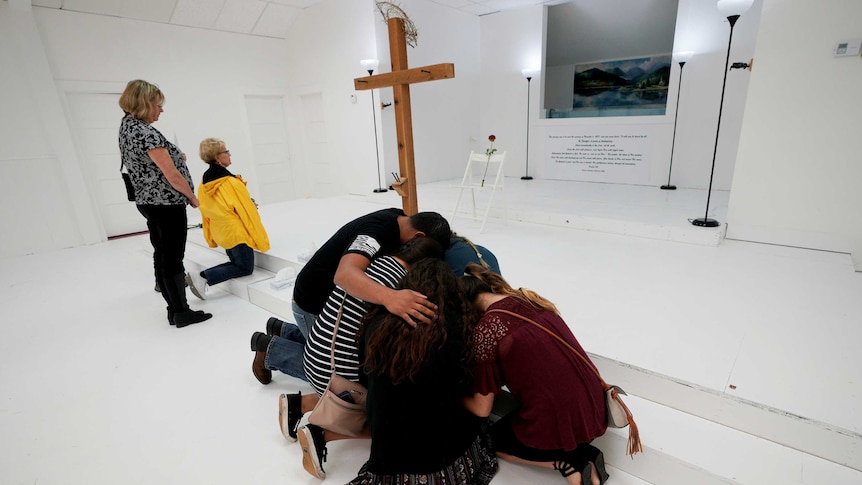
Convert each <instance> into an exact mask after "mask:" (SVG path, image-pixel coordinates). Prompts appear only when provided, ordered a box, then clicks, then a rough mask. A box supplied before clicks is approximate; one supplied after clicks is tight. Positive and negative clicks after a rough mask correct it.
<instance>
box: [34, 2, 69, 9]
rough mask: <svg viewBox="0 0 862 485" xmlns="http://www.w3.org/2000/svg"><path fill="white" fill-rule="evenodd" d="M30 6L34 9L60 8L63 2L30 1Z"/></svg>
mask: <svg viewBox="0 0 862 485" xmlns="http://www.w3.org/2000/svg"><path fill="white" fill-rule="evenodd" d="M30 4H31V5H33V6H34V7H48V8H60V6H61V5H63V0H31V2H30Z"/></svg>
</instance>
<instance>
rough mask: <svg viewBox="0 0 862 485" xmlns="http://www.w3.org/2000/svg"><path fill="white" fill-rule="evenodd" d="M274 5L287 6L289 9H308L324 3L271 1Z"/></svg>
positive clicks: (295, 0)
mask: <svg viewBox="0 0 862 485" xmlns="http://www.w3.org/2000/svg"><path fill="white" fill-rule="evenodd" d="M269 1H270V2H272V3H277V4H279V5H286V6H288V7H294V8H299V9H303V8H307V7H310V6H312V5H317V4H318V3H322V2H323V0H269Z"/></svg>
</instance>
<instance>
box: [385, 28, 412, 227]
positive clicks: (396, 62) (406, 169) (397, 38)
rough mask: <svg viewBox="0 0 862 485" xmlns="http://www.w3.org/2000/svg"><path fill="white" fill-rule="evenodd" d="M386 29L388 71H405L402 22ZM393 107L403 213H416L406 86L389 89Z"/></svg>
mask: <svg viewBox="0 0 862 485" xmlns="http://www.w3.org/2000/svg"><path fill="white" fill-rule="evenodd" d="M388 28H389V58H390V59H391V60H392V72H396V71H406V70H407V39H406V37H405V36H404V21H403V20H401V19H400V18H397V17H395V18H391V19H389V21H388ZM392 92H393V98H394V100H393V103H394V104H395V133H396V135H397V139H398V168H399V169H400V170H401V176H402V178H405V177H406V178H407V183H406V185H407V197H405V198H403V205H404V213H406V214H407V215H412V214H415V213H417V212H419V200H418V197H417V194H416V161H415V155H414V153H413V114H412V113H411V111H410V85H409V84H396V85H395V86H393V87H392Z"/></svg>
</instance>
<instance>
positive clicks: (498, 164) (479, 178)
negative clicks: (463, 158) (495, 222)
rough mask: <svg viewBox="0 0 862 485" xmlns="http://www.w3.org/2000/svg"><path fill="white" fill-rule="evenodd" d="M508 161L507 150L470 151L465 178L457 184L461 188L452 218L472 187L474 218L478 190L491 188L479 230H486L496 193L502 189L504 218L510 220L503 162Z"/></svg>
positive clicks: (474, 216)
mask: <svg viewBox="0 0 862 485" xmlns="http://www.w3.org/2000/svg"><path fill="white" fill-rule="evenodd" d="M505 161H506V152H505V151H498V152H495V153H494V154H493V155H491V156H488V155H486V154H484V153H482V152H470V158H468V159H467V169H466V170H464V178H463V179H461V184H460V185H457V187H459V188H460V189H461V190H460V191H459V192H458V202H456V203H455V210H454V211H453V212H452V219H453V220H454V219H455V216H456V215H457V214H458V207H459V206H460V205H461V196H463V195H464V190H465V189H470V195H471V197H472V200H473V220H477V219H476V191H477V190H478V191H482V190H490V192H491V193H490V195H489V197H488V205H487V206H485V213H484V215H483V216H482V227H481V228H480V229H479V232H482V231H484V230H485V221H487V220H488V213H489V212H490V211H491V203H492V202H493V201H494V194H496V193H497V191H500V193H501V195H502V197H503V215H504V219H505V220H508V217H509V215H508V213H509V210H508V207H507V205H506V194H505V192H503V162H505Z"/></svg>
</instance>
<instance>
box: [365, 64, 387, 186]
mask: <svg viewBox="0 0 862 485" xmlns="http://www.w3.org/2000/svg"><path fill="white" fill-rule="evenodd" d="M359 63H360V64H361V65H362V68H363V69H365V70H366V71H368V75H369V76H370V75H372V74H374V70H375V69H377V66H378V65H379V64H380V61H378V60H377V59H362V60H361V61H359ZM370 91H371V116H372V118H373V119H374V154H375V155H377V188H376V189H374V193H376V194H379V193H381V192H386V191H387V190H386V189H385V188H384V187H383V180H382V179H381V178H380V146H379V145H378V143H377V107H376V106H374V90H373V89H371V90H370Z"/></svg>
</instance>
